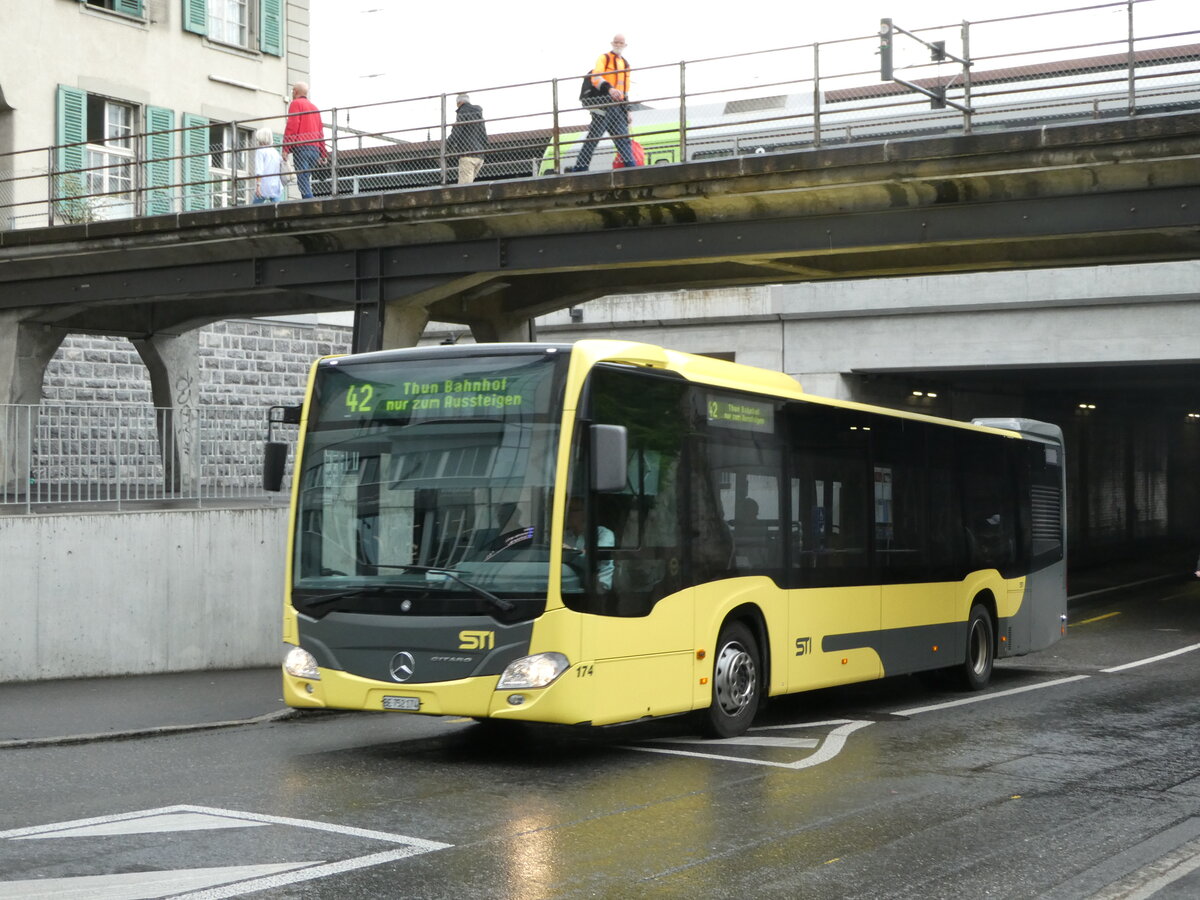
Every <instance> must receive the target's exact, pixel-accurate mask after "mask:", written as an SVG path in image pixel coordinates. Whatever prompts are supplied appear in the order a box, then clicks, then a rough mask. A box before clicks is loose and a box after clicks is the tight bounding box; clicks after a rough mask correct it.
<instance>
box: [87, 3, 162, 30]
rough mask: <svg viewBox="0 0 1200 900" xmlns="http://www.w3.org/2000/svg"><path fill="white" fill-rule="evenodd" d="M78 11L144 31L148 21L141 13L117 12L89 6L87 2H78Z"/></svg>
mask: <svg viewBox="0 0 1200 900" xmlns="http://www.w3.org/2000/svg"><path fill="white" fill-rule="evenodd" d="M79 12H80V14H81V15H85V16H95V17H96V18H98V19H103V20H104V21H106V22H114V23H116V24H119V25H128V26H130V27H131V28H136V29H138V30H139V31H145V30H146V29H147V28H148V27H149V25H150V22H149V20H148V19H147V18H146V16H145V15H144V14H143V15H141V16H131V15H129V14H128V13H123V12H118V11H117V10H115V9H105V8H104V7H102V6H89V5H88V4H87V3H80V4H79Z"/></svg>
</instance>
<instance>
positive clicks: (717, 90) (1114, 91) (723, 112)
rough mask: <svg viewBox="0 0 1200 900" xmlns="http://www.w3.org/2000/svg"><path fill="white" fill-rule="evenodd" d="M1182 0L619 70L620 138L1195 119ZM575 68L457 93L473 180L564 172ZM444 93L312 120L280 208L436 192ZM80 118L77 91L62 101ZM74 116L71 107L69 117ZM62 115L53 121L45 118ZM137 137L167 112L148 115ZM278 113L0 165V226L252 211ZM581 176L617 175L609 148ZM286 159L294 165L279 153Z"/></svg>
mask: <svg viewBox="0 0 1200 900" xmlns="http://www.w3.org/2000/svg"><path fill="white" fill-rule="evenodd" d="M1191 2H1192V0H1114V2H1108V3H1103V2H1102V3H1095V4H1091V5H1087V6H1080V7H1074V8H1071V9H1064V10H1055V11H1050V12H1045V13H1038V14H1034V15H1026V16H1012V17H998V18H994V19H987V20H983V21H977V22H961V23H955V24H953V25H943V26H935V27H913V26H914V25H916V23H909V22H905V21H903V20H901V19H897V20H885V25H884V27H882V28H881V32H880V33H872V34H869V35H865V36H860V37H854V38H847V39H844V40H836V41H827V42H820V43H810V44H802V45H796V46H788V47H782V48H775V49H771V50H766V51H762V52H756V53H742V54H736V55H732V56H723V57H713V58H708V59H698V60H691V61H684V62H678V63H670V64H665V65H653V66H644V67H638V68H635V69H634V70H632V79H633V90H632V97H633V103H632V104H631V106H630V109H629V117H628V119H627V121H628V127H627V131H626V135H627V136H629V137H630V138H631V139H633V140H636V141H637V142H638V143H639V144H640V145H641V147H642V148H643V150H644V152H645V162H646V163H647V164H650V165H660V164H673V163H681V162H689V161H703V160H709V159H719V158H723V157H731V156H738V155H742V154H750V153H772V152H783V151H791V150H799V149H807V148H814V147H823V146H830V145H840V144H848V143H855V142H871V141H882V140H895V139H902V138H911V137H929V136H936V135H955V134H963V133H970V132H973V131H984V130H999V129H1007V128H1022V127H1033V126H1040V125H1043V124H1048V123H1049V124H1053V123H1060V122H1070V121H1090V120H1099V119H1105V118H1111V117H1126V116H1133V115H1147V114H1154V113H1160V112H1170V111H1180V110H1187V109H1197V108H1200V29H1197V28H1194V27H1193V28H1192V29H1190V30H1188V29H1186V28H1181V23H1189V22H1191V23H1194V22H1195V16H1194V14H1190V15H1189V10H1190V8H1191V7H1190V3H1191ZM583 77H584V76H583V74H582V73H581V74H576V75H571V76H568V77H563V78H554V79H549V80H546V81H538V82H530V83H522V84H508V85H501V86H486V87H481V88H476V89H474V90H470V91H469V94H470V99H471V102H472V103H473V104H476V105H478V106H480V107H481V108H482V114H483V117H484V124H485V127H486V129H487V132H488V145H487V147H486V150H485V151H484V152H482V153H478V154H476V153H475V151H471V152H469V153H467V154H465V155H478V157H479V158H481V159H482V161H483V163H482V168H481V169H480V171H479V173H478V180H485V181H488V180H499V179H513V178H529V177H534V176H538V175H547V174H551V173H559V172H563V171H566V170H568V169H570V168H572V167H574V166H576V165H578V164H579V163H580V156H579V154H580V153H581V152H582V151H584V150H585V148H587V147H588V146H589V141H588V139H587V138H588V129H589V127H590V126H591V125H592V123H593V121H594V119H593V114H595V113H596V112H598V111H602V110H597V108H595V107H588V106H585V105H584V104H583V103H582V102H581V101H580V98H579V89H580V85H581V82H582V80H583ZM456 94H457V92H447V93H444V94H437V95H430V96H425V97H415V98H407V99H404V100H396V101H389V102H383V103H371V104H362V105H357V106H351V107H339V108H329V109H325V110H322V118H323V121H324V135H323V142H322V144H323V147H322V151H323V152H322V153H321V154H320V155H319V158H318V160H317V161H316V162H315V166H314V168H312V169H311V170H309V171H302V172H300V173H299V183H297V184H294V185H292V186H290V187H288V188H287V189H286V193H285V195H284V196H285V198H286V199H301V198H302V197H304V196H307V195H308V194H309V193H311V194H312V195H313V196H315V197H318V198H321V197H335V196H347V195H356V194H373V193H379V192H390V191H400V190H406V189H411V188H427V187H430V186H437V185H451V184H454V183H456V182H457V181H458V179H459V172H460V168H461V167H460V165H459V158H460V156H461V155H464V154H462V153H460V150H461V145H460V144H459V143H458V132H456V130H455V127H454V126H455V119H456V105H455V97H456ZM59 102H60V104H67V105H69V104H71V103H74V104H75V105H76V112H77V113H78V115H77V117H76V121H78V120H79V117H81V116H85V115H86V106H87V103H86V95H84V94H83V93H82V92H79V91H75V92H73V93H72V92H67V94H66V95H65V96H64V95H63V92H62V91H60V97H59ZM80 104H82V111H80V109H81V107H80ZM61 111H62V110H61V109H60V112H61ZM143 112H144V115H143V116H142V119H143V121H145V122H146V124H150V123H153V124H155V125H159V126H162V125H164V124H169V125H175V124H176V123H175V122H163V121H161V120H160V117H161V115H162V113H164V112H165V111H164V110H155V109H153V108H150V107H147V108H146V109H145V110H144V111H143ZM286 120H287V117H286V116H284V115H280V116H272V117H268V118H263V119H255V120H245V121H236V122H219V121H215V120H209V119H204V118H201V117H198V116H191V115H185V116H183V117H182V121H181V123H180V124H181V126H182V127H159V128H157V129H152V128H145V129H143V130H141V131H137V132H136V133H134V132H133V131H132V130H128V129H126V130H124V131H122V130H120V128H119V127H117V126H113V125H112V124H111V123H107V122H105V123H84V131H86V134H87V136H88V137H87V139H85V140H82V141H75V142H73V143H60V144H56V145H54V146H50V147H42V148H38V149H34V150H27V151H18V152H13V153H6V154H0V230H5V229H13V228H22V227H37V226H43V225H58V224H79V223H88V222H95V221H100V220H105V219H115V218H127V217H131V216H150V215H159V214H175V213H181V212H191V211H197V210H204V209H213V208H220V207H228V206H241V205H247V204H250V203H253V202H254V201H255V198H256V193H257V192H258V189H259V187H260V185H259V181H258V174H259V173H257V172H256V171H255V163H254V157H255V153H254V150H255V145H254V133H255V132H256V131H257V130H258V129H261V128H267V129H269V130H270V131H271V133H272V134H273V135H274V136H275V141H276V143H278V142H279V141H280V140H281V135H282V134H283V132H284V131H285V129H286ZM593 149H594V150H595V154H594V156H592V158H591V160H590V169H591V171H600V170H605V169H609V168H611V167H613V165H614V162H615V159H616V153H615V151H614V149H613V142H612V141H611V140H610V139H609V136H605V137H604V138H603V139H601V140H600V141H599V142H598V143H595V145H594V148H593ZM292 156H293V159H295V158H296V156H295V154H293V155H292Z"/></svg>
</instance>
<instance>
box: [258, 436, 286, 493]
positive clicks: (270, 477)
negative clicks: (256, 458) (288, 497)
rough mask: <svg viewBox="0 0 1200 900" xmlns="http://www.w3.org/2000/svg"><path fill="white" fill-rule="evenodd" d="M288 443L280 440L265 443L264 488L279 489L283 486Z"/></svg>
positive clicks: (265, 489) (267, 489) (269, 489)
mask: <svg viewBox="0 0 1200 900" xmlns="http://www.w3.org/2000/svg"><path fill="white" fill-rule="evenodd" d="M287 454H288V445H287V444H283V443H280V442H279V441H267V442H266V443H264V444H263V490H264V491H279V490H281V489H282V488H283V470H284V468H285V467H286V466H287Z"/></svg>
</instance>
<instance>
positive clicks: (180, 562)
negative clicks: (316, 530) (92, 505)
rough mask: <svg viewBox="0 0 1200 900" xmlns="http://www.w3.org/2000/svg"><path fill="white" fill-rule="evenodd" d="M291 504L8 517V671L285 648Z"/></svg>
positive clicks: (123, 666)
mask: <svg viewBox="0 0 1200 900" xmlns="http://www.w3.org/2000/svg"><path fill="white" fill-rule="evenodd" d="M286 541H287V511H286V510H285V509H284V508H282V507H277V508H271V509H212V510H171V511H162V512H131V513H115V514H113V513H108V514H102V515H52V516H12V517H0V579H2V583H3V588H0V598H2V599H0V609H2V610H3V615H4V628H3V631H0V660H3V675H2V676H0V678H2V679H3V680H5V681H31V680H39V679H50V678H77V677H88V676H102V675H126V674H142V673H149V672H173V671H189V670H197V669H235V668H243V667H249V666H267V665H274V664H275V663H278V662H279V661H280V660H281V659H282V656H281V653H280V647H281V646H282V645H281V643H280V621H281V615H282V608H283V566H284V551H285V549H286Z"/></svg>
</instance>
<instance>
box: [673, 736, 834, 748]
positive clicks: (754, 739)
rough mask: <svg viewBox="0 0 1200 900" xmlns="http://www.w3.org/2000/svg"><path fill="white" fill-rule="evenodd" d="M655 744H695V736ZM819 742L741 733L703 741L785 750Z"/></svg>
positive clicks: (809, 745)
mask: <svg viewBox="0 0 1200 900" xmlns="http://www.w3.org/2000/svg"><path fill="white" fill-rule="evenodd" d="M654 743H656V744H695V743H697V741H696V739H695V738H655V740H654ZM820 743H821V742H820V741H818V740H816V739H815V738H787V737H768V736H766V735H763V736H761V737H760V736H758V735H754V734H743V735H742V736H741V737H731V738H716V739H714V740H707V741H705V742H704V746H705V747H720V746H722V745H725V746H734V747H783V748H784V749H787V750H811V749H813V748H814V747H816V746H817V745H818V744H820Z"/></svg>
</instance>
